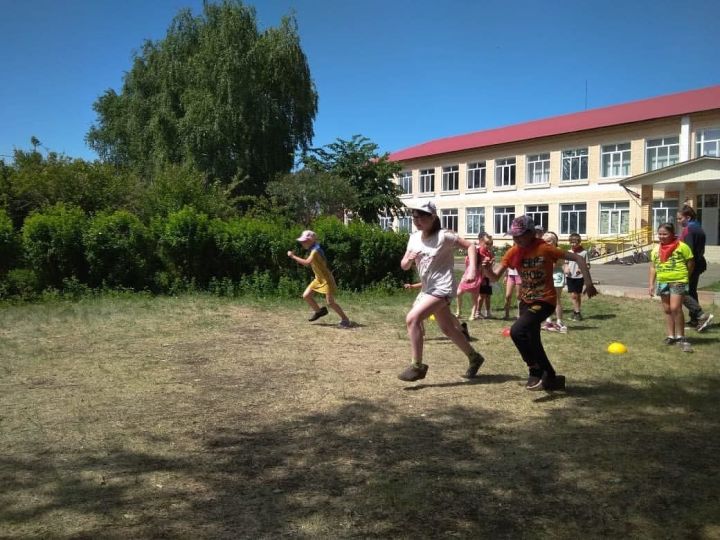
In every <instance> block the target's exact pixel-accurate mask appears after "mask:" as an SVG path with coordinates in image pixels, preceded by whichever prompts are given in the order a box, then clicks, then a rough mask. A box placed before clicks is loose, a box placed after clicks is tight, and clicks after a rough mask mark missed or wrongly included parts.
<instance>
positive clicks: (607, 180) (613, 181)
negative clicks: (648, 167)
mask: <svg viewBox="0 0 720 540" xmlns="http://www.w3.org/2000/svg"><path fill="white" fill-rule="evenodd" d="M626 178H630V177H629V176H608V177H607V178H599V179H598V184H616V183H618V182H619V181H620V180H625V179H626Z"/></svg>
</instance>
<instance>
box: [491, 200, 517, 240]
mask: <svg viewBox="0 0 720 540" xmlns="http://www.w3.org/2000/svg"><path fill="white" fill-rule="evenodd" d="M493 211H494V213H495V234H505V232H506V231H507V230H508V229H509V228H510V224H511V223H512V220H513V219H515V207H514V206H496V207H495V208H493Z"/></svg>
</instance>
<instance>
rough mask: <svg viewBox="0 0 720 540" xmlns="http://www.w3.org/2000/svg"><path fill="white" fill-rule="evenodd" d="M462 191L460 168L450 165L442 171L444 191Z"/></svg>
mask: <svg viewBox="0 0 720 540" xmlns="http://www.w3.org/2000/svg"><path fill="white" fill-rule="evenodd" d="M459 189H460V167H459V166H458V165H449V166H447V167H443V169H442V190H443V191H458V190H459Z"/></svg>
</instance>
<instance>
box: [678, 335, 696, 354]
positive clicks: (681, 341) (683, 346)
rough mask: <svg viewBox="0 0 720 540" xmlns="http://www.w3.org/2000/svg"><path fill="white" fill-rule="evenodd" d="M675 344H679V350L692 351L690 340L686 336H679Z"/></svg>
mask: <svg viewBox="0 0 720 540" xmlns="http://www.w3.org/2000/svg"><path fill="white" fill-rule="evenodd" d="M677 344H678V345H680V350H681V351H682V352H687V353H691V352H693V348H692V345H690V342H689V341H688V340H687V339H686V338H680V339H679V340H678V341H677Z"/></svg>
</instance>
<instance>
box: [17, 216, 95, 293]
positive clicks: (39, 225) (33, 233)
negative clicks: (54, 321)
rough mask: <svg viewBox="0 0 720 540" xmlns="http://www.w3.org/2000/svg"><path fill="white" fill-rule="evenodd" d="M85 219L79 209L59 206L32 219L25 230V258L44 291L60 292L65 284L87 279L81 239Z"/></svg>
mask: <svg viewBox="0 0 720 540" xmlns="http://www.w3.org/2000/svg"><path fill="white" fill-rule="evenodd" d="M85 223H86V218H85V214H84V212H83V211H82V210H81V209H80V208H77V207H71V206H65V205H64V204H62V203H61V204H57V205H55V206H52V207H50V208H48V209H47V210H45V211H44V212H38V213H35V214H33V215H31V216H29V217H28V218H27V219H26V220H25V223H24V224H23V228H22V241H23V248H24V251H25V257H26V260H27V263H28V264H29V266H30V267H32V268H34V269H35V271H36V272H37V275H38V278H39V280H40V286H41V288H45V287H48V286H50V287H56V288H59V289H61V288H62V285H63V280H64V279H67V278H72V277H75V278H77V279H79V280H80V281H83V282H84V281H85V280H86V278H87V263H86V261H85V256H84V253H83V244H82V235H83V230H84V229H85Z"/></svg>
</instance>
